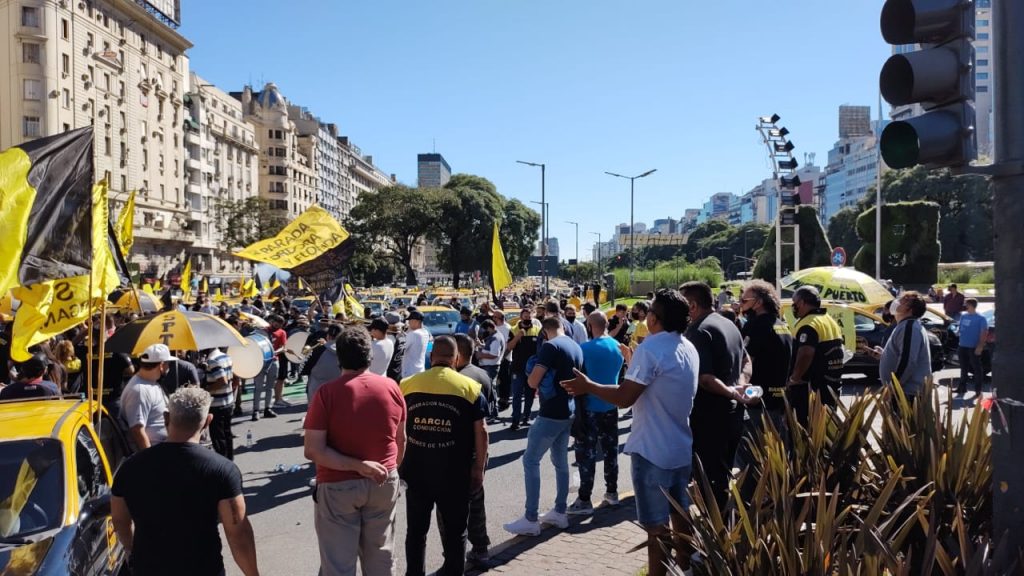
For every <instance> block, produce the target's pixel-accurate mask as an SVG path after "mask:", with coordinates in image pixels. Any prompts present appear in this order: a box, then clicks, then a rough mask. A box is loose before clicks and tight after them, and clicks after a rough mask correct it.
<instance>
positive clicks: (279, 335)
mask: <svg viewBox="0 0 1024 576" xmlns="http://www.w3.org/2000/svg"><path fill="white" fill-rule="evenodd" d="M267 321H268V322H269V323H270V330H269V332H270V344H271V345H272V346H273V347H274V354H275V355H276V356H277V374H270V375H269V376H277V380H276V381H275V382H274V407H275V408H287V407H289V406H291V404H289V403H288V402H286V401H285V399H284V379H285V378H287V377H288V366H289V362H288V357H287V356H285V355H284V347H285V345H286V344H287V343H288V333H287V332H285V331H284V318H282V317H281V316H278V315H277V314H272V315H271V316H270V317H268V318H267Z"/></svg>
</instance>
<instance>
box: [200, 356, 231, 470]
mask: <svg viewBox="0 0 1024 576" xmlns="http://www.w3.org/2000/svg"><path fill="white" fill-rule="evenodd" d="M234 379H235V375H234V372H233V370H232V365H231V358H229V357H228V355H227V354H225V353H224V350H221V349H220V348H214V349H212V350H209V351H208V354H207V355H206V386H205V387H206V391H207V392H209V393H210V398H211V402H210V416H211V417H212V420H211V423H210V442H211V443H212V444H213V449H214V450H215V451H216V452H217V454H220V455H221V456H223V457H225V458H227V459H228V460H234V459H235V442H234V440H233V439H232V435H231V414H232V411H233V408H234V405H235V394H234V388H233V381H234Z"/></svg>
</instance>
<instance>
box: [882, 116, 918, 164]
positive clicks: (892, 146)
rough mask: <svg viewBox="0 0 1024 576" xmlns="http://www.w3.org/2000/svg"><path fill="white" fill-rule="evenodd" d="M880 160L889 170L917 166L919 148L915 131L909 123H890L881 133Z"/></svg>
mask: <svg viewBox="0 0 1024 576" xmlns="http://www.w3.org/2000/svg"><path fill="white" fill-rule="evenodd" d="M880 146H881V148H882V160H885V164H886V165H887V166H889V167H890V168H897V169H898V168H910V167H912V166H917V162H918V158H920V154H921V147H920V141H919V140H918V135H917V130H915V129H914V127H913V126H911V125H910V123H909V122H892V123H891V124H889V125H888V126H886V127H885V130H883V131H882V142H881V144H880Z"/></svg>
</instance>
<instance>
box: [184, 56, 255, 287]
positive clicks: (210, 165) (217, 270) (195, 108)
mask: <svg viewBox="0 0 1024 576" xmlns="http://www.w3.org/2000/svg"><path fill="white" fill-rule="evenodd" d="M187 90H188V91H187V93H186V94H185V98H184V100H185V123H184V126H185V159H184V180H185V203H186V204H187V206H188V229H189V231H191V232H192V234H193V236H194V241H193V243H192V246H191V248H190V249H189V253H190V254H191V255H192V266H193V270H195V271H196V272H197V273H201V274H206V275H208V276H210V277H211V280H212V281H213V284H214V285H216V283H217V282H220V281H223V280H232V279H240V278H244V277H248V276H250V275H251V266H250V263H249V261H248V260H244V259H241V258H235V257H233V256H232V255H231V247H229V246H226V245H225V244H224V242H223V230H222V228H221V227H222V226H223V225H225V222H224V220H223V218H221V217H220V206H221V205H222V203H225V202H239V201H241V200H244V199H246V198H250V197H254V196H256V195H257V194H258V190H259V156H258V154H259V149H258V148H257V147H256V134H255V128H254V127H253V125H252V124H251V123H249V122H248V121H246V120H245V119H244V117H243V114H242V104H241V103H240V102H239V101H238V100H236V99H234V98H232V97H231V95H230V94H228V93H227V92H224V91H222V90H220V89H219V88H217V87H216V86H214V85H212V84H210V83H208V82H207V81H206V80H204V79H203V78H201V77H200V76H198V75H197V74H195V73H192V74H191V75H190V76H189V84H188V87H187Z"/></svg>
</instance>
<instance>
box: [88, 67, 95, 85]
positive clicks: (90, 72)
mask: <svg viewBox="0 0 1024 576" xmlns="http://www.w3.org/2000/svg"><path fill="white" fill-rule="evenodd" d="M87 69H88V72H87V73H86V76H88V77H89V82H95V81H96V70H95V69H94V68H93V67H92V66H89V67H88V68H87Z"/></svg>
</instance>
